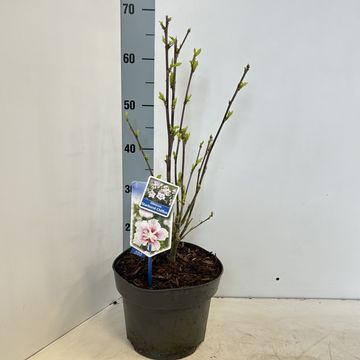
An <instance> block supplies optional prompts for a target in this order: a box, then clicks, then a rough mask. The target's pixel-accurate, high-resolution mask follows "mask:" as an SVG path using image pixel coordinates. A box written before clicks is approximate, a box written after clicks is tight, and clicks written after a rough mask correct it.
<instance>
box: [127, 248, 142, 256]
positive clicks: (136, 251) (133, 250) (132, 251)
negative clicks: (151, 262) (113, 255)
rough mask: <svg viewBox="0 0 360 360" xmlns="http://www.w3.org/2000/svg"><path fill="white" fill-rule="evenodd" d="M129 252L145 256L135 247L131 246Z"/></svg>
mask: <svg viewBox="0 0 360 360" xmlns="http://www.w3.org/2000/svg"><path fill="white" fill-rule="evenodd" d="M130 252H131V254H134V255H137V256H139V257H141V258H144V257H145V254H143V253H142V252H141V251H139V250H137V249H135V248H133V247H132V248H131V250H130Z"/></svg>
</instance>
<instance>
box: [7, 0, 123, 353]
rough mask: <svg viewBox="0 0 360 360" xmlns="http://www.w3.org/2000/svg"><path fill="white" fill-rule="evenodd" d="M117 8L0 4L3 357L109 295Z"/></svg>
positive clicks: (46, 338)
mask: <svg viewBox="0 0 360 360" xmlns="http://www.w3.org/2000/svg"><path fill="white" fill-rule="evenodd" d="M119 61H120V60H119V3H118V1H96V0H63V1H54V0H51V1H49V0H32V1H26V0H16V1H10V0H8V1H6V0H5V1H1V2H0V165H1V168H0V245H1V250H0V289H1V296H0V358H1V359H6V360H13V359H15V360H18V359H24V358H25V357H27V356H29V355H30V354H32V353H33V352H35V351H37V350H38V349H39V348H41V347H42V346H44V345H46V344H48V343H49V342H50V341H52V340H54V339H55V338H57V337H58V336H60V335H62V334H63V333H64V332H66V331H68V330H69V329H70V328H71V327H73V326H75V325H77V324H79V323H80V322H81V321H83V320H85V319H86V318H88V317H89V316H91V315H92V314H94V313H95V312H97V311H98V310H100V309H101V308H103V307H105V306H106V305H108V304H109V303H110V302H111V301H112V300H113V299H114V298H115V297H116V296H117V295H116V292H115V286H114V281H113V274H112V270H111V264H112V261H113V259H114V257H115V255H116V254H117V253H119V252H120V251H121V249H120V247H121V244H122V239H121V162H120V160H121V159H120V156H121V129H120V121H119V113H120V111H119V109H120V100H119V98H120V79H119V77H120V66H119Z"/></svg>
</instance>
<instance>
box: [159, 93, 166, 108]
mask: <svg viewBox="0 0 360 360" xmlns="http://www.w3.org/2000/svg"><path fill="white" fill-rule="evenodd" d="M159 99H160V100H161V101H163V102H164V104H165V105H166V99H165V96H164V94H163V93H162V92H161V91H159Z"/></svg>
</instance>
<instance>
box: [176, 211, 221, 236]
mask: <svg viewBox="0 0 360 360" xmlns="http://www.w3.org/2000/svg"><path fill="white" fill-rule="evenodd" d="M213 216H214V214H213V212H211V213H210V215H209V216H208V217H207V218H206V219H204V220H202V221H200V222H199V223H198V224H197V225H195V226H193V227H192V228H190V229H189V230H188V231H186V232H185V233H184V231H183V232H182V233H181V235H180V238H181V240H182V239H184V238H185V237H186V236H187V235H188V234H189V233H190V232H191V231H193V230H195V229H196V228H197V227H199V226H200V225H202V224H203V223H204V222H206V221H208V220H210V219H211V218H212V217H213Z"/></svg>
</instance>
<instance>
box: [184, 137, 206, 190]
mask: <svg viewBox="0 0 360 360" xmlns="http://www.w3.org/2000/svg"><path fill="white" fill-rule="evenodd" d="M202 145H203V142H201V143H200V145H199V150H198V152H197V155H196V159H195V163H194V164H193V166H192V167H191V171H190V176H189V179H188V182H187V185H186V194H187V193H188V191H189V187H190V183H191V179H192V176H193V174H194V171H195V169H196V167H197V166H198V162H199V158H200V152H201V148H202Z"/></svg>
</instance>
